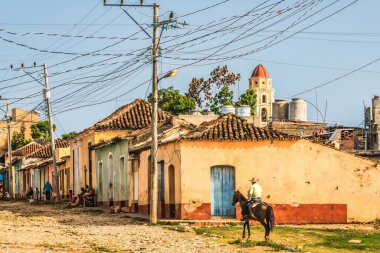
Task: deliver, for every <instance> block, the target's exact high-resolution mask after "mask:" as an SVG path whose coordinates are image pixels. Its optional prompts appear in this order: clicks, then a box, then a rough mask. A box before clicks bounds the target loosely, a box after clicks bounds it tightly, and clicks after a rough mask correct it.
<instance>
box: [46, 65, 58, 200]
mask: <svg viewBox="0 0 380 253" xmlns="http://www.w3.org/2000/svg"><path fill="white" fill-rule="evenodd" d="M44 80H45V88H44V92H45V99H46V108H47V112H48V117H49V128H50V142H51V145H50V146H51V155H52V158H53V169H54V179H53V186H54V187H53V188H54V191H55V193H56V201H58V200H60V195H59V187H58V170H57V159H56V156H55V142H54V128H53V118H52V112H51V104H50V89H49V82H48V74H47V67H46V64H44Z"/></svg>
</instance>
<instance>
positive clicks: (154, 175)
mask: <svg viewBox="0 0 380 253" xmlns="http://www.w3.org/2000/svg"><path fill="white" fill-rule="evenodd" d="M143 2H144V1H143V0H141V4H140V5H138V4H125V3H124V0H120V3H119V4H116V3H107V0H104V6H115V7H148V8H149V7H152V8H153V24H152V27H153V37H151V36H150V35H149V33H148V32H147V31H145V29H144V28H143V27H142V26H141V25H140V24H139V23H138V22H137V21H136V20H135V19H134V18H133V17H132V16H131V15H130V14H129V13H128V12H127V11H125V10H124V9H122V10H123V11H124V12H125V13H126V14H127V15H128V16H129V17H130V18H131V19H132V20H133V22H135V23H136V25H137V26H138V27H139V28H140V29H141V30H142V31H143V32H144V33H145V34H146V35H148V37H149V38H152V63H153V73H152V95H153V105H152V123H151V128H152V129H151V135H152V146H151V171H150V173H149V176H150V177H151V179H152V180H151V182H152V184H151V186H150V189H148V191H149V192H150V193H151V194H150V195H151V199H149V204H150V217H149V218H150V224H156V223H157V205H158V201H157V198H158V171H157V146H158V144H157V143H158V141H157V132H158V131H157V125H158V123H157V122H158V82H159V79H158V55H159V52H158V50H159V43H160V37H161V35H162V31H161V35H160V36H159V32H158V29H159V28H160V27H161V26H162V27H163V30H164V29H171V28H173V29H175V28H178V25H181V26H185V25H187V23H186V22H178V21H177V20H173V19H172V18H173V13H171V14H170V16H169V20H166V21H162V22H160V21H159V19H158V8H159V5H158V4H156V3H154V4H153V5H147V4H143ZM170 24H171V25H170ZM169 25H170V26H169ZM175 75H176V71H170V72H168V73H167V74H166V75H165V76H163V77H162V78H167V77H174V76H175ZM162 78H160V79H162Z"/></svg>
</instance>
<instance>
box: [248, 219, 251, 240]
mask: <svg viewBox="0 0 380 253" xmlns="http://www.w3.org/2000/svg"><path fill="white" fill-rule="evenodd" d="M247 226H248V240H249V239H251V227H250V225H249V220H247Z"/></svg>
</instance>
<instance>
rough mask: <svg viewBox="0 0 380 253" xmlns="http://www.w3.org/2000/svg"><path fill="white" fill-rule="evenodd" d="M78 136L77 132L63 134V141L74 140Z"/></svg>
mask: <svg viewBox="0 0 380 253" xmlns="http://www.w3.org/2000/svg"><path fill="white" fill-rule="evenodd" d="M77 134H78V133H77V132H70V133H67V134H62V139H63V140H68V139H71V138H73V137H74V136H75V135H77Z"/></svg>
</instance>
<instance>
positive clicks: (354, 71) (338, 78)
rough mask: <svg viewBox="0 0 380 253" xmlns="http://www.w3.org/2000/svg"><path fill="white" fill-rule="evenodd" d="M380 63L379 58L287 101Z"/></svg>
mask: <svg viewBox="0 0 380 253" xmlns="http://www.w3.org/2000/svg"><path fill="white" fill-rule="evenodd" d="M378 61H380V58H377V59H376V60H373V61H371V62H369V63H367V64H365V65H363V66H361V67H359V68H356V69H354V70H352V71H350V72H348V73H346V74H344V75H340V76H338V77H336V78H334V79H332V80H330V81H327V82H325V83H322V84H320V85H317V86H314V87H313V88H310V89H307V90H305V91H302V92H299V93H297V94H294V95H292V96H289V97H286V99H288V98H292V97H296V96H299V95H302V94H305V93H308V92H310V91H313V90H316V89H319V88H321V87H323V86H326V85H329V84H331V83H333V82H336V81H338V80H340V79H342V78H345V77H346V76H349V75H351V74H353V73H356V72H358V71H359V70H361V69H363V68H365V67H368V66H370V65H372V64H374V63H376V62H378Z"/></svg>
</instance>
